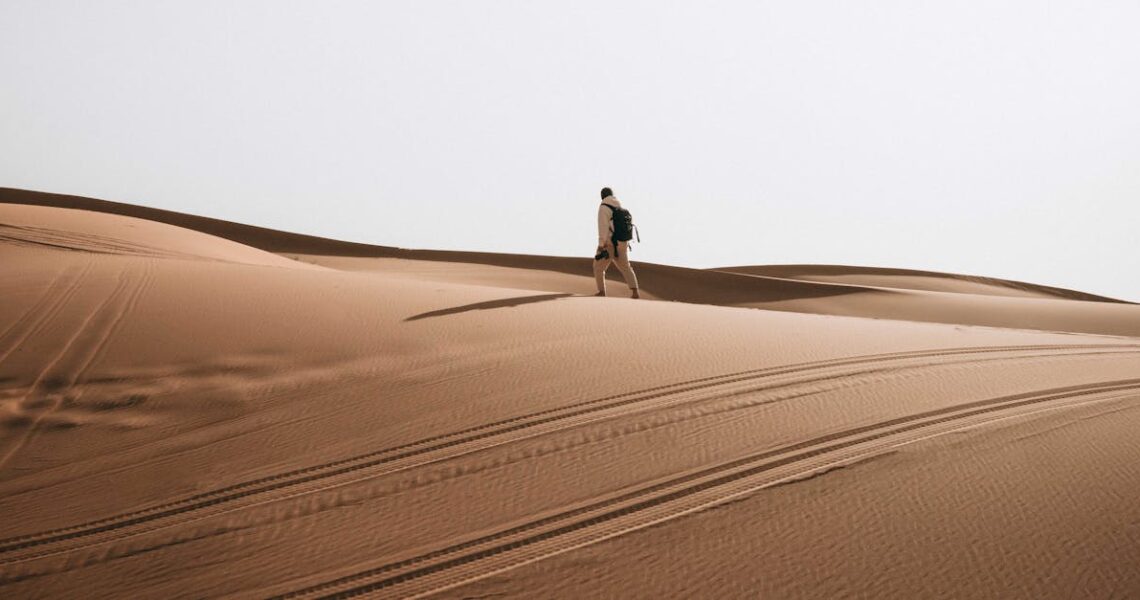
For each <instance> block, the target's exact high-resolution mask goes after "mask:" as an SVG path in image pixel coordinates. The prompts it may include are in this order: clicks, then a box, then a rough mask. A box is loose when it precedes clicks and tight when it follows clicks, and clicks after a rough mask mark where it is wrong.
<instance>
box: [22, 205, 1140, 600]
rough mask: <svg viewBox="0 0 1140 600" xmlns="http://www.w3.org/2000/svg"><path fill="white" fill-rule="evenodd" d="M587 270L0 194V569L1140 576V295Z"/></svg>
mask: <svg viewBox="0 0 1140 600" xmlns="http://www.w3.org/2000/svg"><path fill="white" fill-rule="evenodd" d="M634 256H636V253H635V254H634ZM589 267H590V263H589V259H588V258H565V257H545V256H526V255H508V254H489V253H476V252H444V251H431V250H405V249H398V248H390V247H379V246H369V245H365V244H354V243H348V242H340V241H336V240H329V239H324V238H318V237H312V236H305V235H300V234H292V233H285V232H279V231H273V230H269V229H264V228H259V227H254V226H249V225H241V224H236V223H228V222H225V221H219V220H215V219H208V218H204V217H196V216H192V215H184V214H179V213H174V212H169V211H161V210H156V209H149V208H144V207H138V206H131V205H127V204H119V203H113V202H107V201H102V200H94V199H88V198H81V197H75V196H62V195H54V194H45V193H39V192H28V191H22V190H12V189H0V276H2V277H0V298H2V299H3V300H2V302H0V514H3V515H5V518H4V519H2V520H0V597H4V598H31V597H51V598H112V597H115V598H119V597H121V598H202V597H236V598H264V597H282V598H284V597H290V598H302V597H350V596H356V595H366V596H371V597H385V598H386V597H392V598H397V597H425V596H432V597H441V598H475V597H512V598H614V597H618V598H632V597H671V598H694V597H705V598H757V597H760V598H831V597H868V598H887V597H890V598H928V597H955V598H1106V597H1121V598H1126V597H1137V596H1140V569H1137V568H1136V565H1138V564H1140V541H1138V540H1140V538H1138V537H1137V535H1136V524H1137V523H1140V508H1138V506H1140V505H1138V503H1137V502H1136V501H1135V498H1136V497H1137V496H1138V495H1140V462H1138V461H1137V460H1136V457H1137V456H1140V436H1137V435H1136V433H1135V432H1136V431H1137V430H1138V428H1140V410H1137V409H1140V306H1137V305H1134V304H1130V303H1126V302H1120V301H1117V300H1112V299H1108V298H1102V297H1098V296H1093V295H1090V294H1084V293H1081V292H1076V291H1071V290H1062V289H1057V288H1051V287H1046V286H1039V285H1033V284H1029V283H1021V282H1014V281H1005V280H997V279H988V278H981V277H972V276H965V275H951V274H942V273H928V272H921V271H905V270H899V269H889V268H871V267H844V266H819V265H778V266H746V267H732V268H723V269H709V270H701V269H686V268H680V267H672V266H667V265H655V264H648V263H638V262H635V267H636V268H637V269H638V271H639V277H640V278H641V279H642V282H643V289H644V292H645V296H646V298H647V299H646V300H640V301H634V300H628V299H624V298H595V297H592V296H591V294H592V292H593V289H592V287H593V282H592V278H591V276H590V272H589ZM613 285H614V286H615V287H617V288H618V289H620V290H622V291H624V288H623V287H622V285H621V283H620V280H617V281H615V283H614V284H613ZM666 301H670V302H666Z"/></svg>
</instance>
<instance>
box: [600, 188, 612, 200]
mask: <svg viewBox="0 0 1140 600" xmlns="http://www.w3.org/2000/svg"><path fill="white" fill-rule="evenodd" d="M613 195H614V191H613V190H611V189H610V188H602V200H605V199H606V198H609V197H610V196H613Z"/></svg>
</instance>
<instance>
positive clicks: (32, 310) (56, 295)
mask: <svg viewBox="0 0 1140 600" xmlns="http://www.w3.org/2000/svg"><path fill="white" fill-rule="evenodd" d="M90 270H91V262H90V261H84V263H83V265H82V266H79V267H73V268H65V269H64V270H63V272H61V273H60V274H59V275H58V276H57V277H56V278H55V279H53V280H52V282H51V284H50V285H49V286H48V289H47V291H45V292H44V294H43V295H42V296H41V297H40V299H39V300H37V301H36V302H35V304H33V305H32V306H31V307H29V308H28V310H27V312H25V313H24V314H23V315H22V316H21V317H20V318H19V319H17V320H16V321H14V322H13V323H12V324H11V325H10V326H9V327H8V328H7V329H6V330H4V335H3V336H0V340H5V339H7V337H8V336H9V335H14V336H16V340H15V341H13V342H12V343H11V344H7V348H5V349H4V351H3V352H2V353H0V364H3V363H4V361H5V360H7V359H8V357H9V356H11V355H12V353H14V352H15V351H16V350H19V349H20V346H22V345H23V344H24V342H26V341H28V339H30V338H31V337H32V336H33V335H34V334H37V333H39V332H40V331H41V330H42V329H43V328H44V326H46V325H47V324H48V323H51V321H52V319H53V318H55V315H56V314H58V313H59V310H60V308H62V307H63V306H64V305H65V304H67V302H68V301H69V300H70V299H71V297H72V296H74V295H75V292H76V291H77V290H78V289H79V287H80V284H81V283H82V282H83V280H84V279H85V278H86V277H87V273H88V272H89V271H90ZM73 271H78V273H72V272H73ZM60 289H62V290H63V291H59V290H60ZM45 305H46V306H45ZM21 326H26V328H25V329H24V330H23V332H20V331H19V328H20V327H21ZM13 332H16V333H13Z"/></svg>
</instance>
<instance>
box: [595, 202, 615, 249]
mask: <svg viewBox="0 0 1140 600" xmlns="http://www.w3.org/2000/svg"><path fill="white" fill-rule="evenodd" d="M612 220H613V211H612V210H610V209H609V208H608V207H607V206H606V205H605V204H601V205H599V206H598V247H599V248H603V247H605V246H606V244H609V243H610V237H611V236H610V231H611V229H610V221H612Z"/></svg>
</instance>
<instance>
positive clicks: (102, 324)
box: [0, 262, 151, 468]
mask: <svg viewBox="0 0 1140 600" xmlns="http://www.w3.org/2000/svg"><path fill="white" fill-rule="evenodd" d="M85 273H86V272H85ZM150 279H151V268H150V266H149V262H145V263H143V269H142V273H141V276H139V277H137V278H135V280H134V281H132V278H131V277H130V276H129V275H128V274H127V273H126V272H120V273H119V277H118V280H117V281H116V283H115V288H114V289H113V290H112V291H111V293H110V294H108V295H107V296H106V298H104V299H103V301H102V302H101V303H99V305H98V307H96V308H95V310H93V311H92V312H90V313H89V314H88V315H87V317H86V318H84V320H83V322H82V323H81V324H80V325H79V327H78V328H77V329H76V331H75V333H74V334H73V335H72V336H71V338H70V339H68V340H67V342H65V343H64V344H63V347H62V349H61V350H60V351H59V353H58V354H56V356H55V358H53V359H51V360H50V361H49V362H48V364H47V365H46V366H45V367H44V369H43V370H42V371H41V372H40V374H39V376H37V377H36V379H35V381H34V382H33V383H32V385H31V387H30V388H29V390H28V392H27V393H26V394H24V396H23V398H22V399H21V400H20V403H21V404H25V405H26V404H27V403H28V402H29V399H30V398H33V397H34V396H36V395H39V394H46V395H47V396H50V397H51V400H50V403H49V404H48V405H47V406H46V407H44V408H42V409H40V410H39V411H38V412H37V413H36V415H35V417H34V418H33V419H32V421H31V423H29V424H28V425H27V426H26V427H25V428H24V430H23V431H22V432H21V433H20V435H18V436H17V437H16V438H15V439H14V440H13V441H12V443H11V444H10V446H9V447H8V448H7V450H5V451H4V453H3V455H0V468H3V466H4V465H5V464H7V463H8V461H10V460H11V459H12V458H13V457H14V456H15V455H16V454H17V453H19V451H20V450H21V449H23V448H24V446H25V445H27V443H28V441H29V440H30V439H31V438H32V437H33V435H34V434H35V433H36V431H37V429H38V428H39V426H40V424H41V423H43V421H44V419H46V418H47V417H48V416H50V415H52V414H53V413H55V412H57V411H58V410H59V409H60V407H61V406H63V404H64V403H65V402H66V401H67V392H69V391H71V390H72V389H73V388H74V387H75V385H76V383H78V382H79V381H80V380H81V378H82V377H84V376H85V375H86V373H87V370H88V369H90V367H91V365H92V364H94V363H95V359H96V358H97V357H99V356H100V355H101V354H102V352H103V350H104V349H105V347H106V345H107V344H108V342H110V340H111V338H113V337H114V334H115V331H117V330H118V328H119V326H120V325H121V324H122V322H123V319H124V318H125V317H126V315H127V314H128V313H129V312H130V310H131V309H132V308H133V307H134V305H135V302H136V301H137V299H138V297H139V296H140V295H141V294H142V291H143V289H144V288H145V287H146V286H147V285H148V284H149V281H150ZM78 287H79V281H78V280H77V281H76V282H75V284H74V285H73V288H72V289H71V290H70V291H71V293H72V294H74V290H75V289H78ZM69 297H70V296H69ZM65 303H66V301H61V302H59V303H57V305H56V310H55V311H54V312H58V309H59V308H60V307H62V306H63V305H64V304H65ZM53 314H54V313H53ZM85 335H93V336H94V342H93V343H91V344H89V345H88V346H87V347H86V348H80V349H77V350H76V351H74V352H73V351H72V347H73V346H75V345H76V342H77V341H78V340H79V339H80V338H83V337H84V336H85ZM73 354H74V355H76V356H75V359H76V360H77V362H76V365H75V367H74V368H66V367H64V368H62V369H61V372H60V373H58V374H57V373H55V372H54V371H55V370H56V368H57V367H59V366H60V365H61V363H63V362H64V359H65V358H67V357H68V356H69V355H73Z"/></svg>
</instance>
